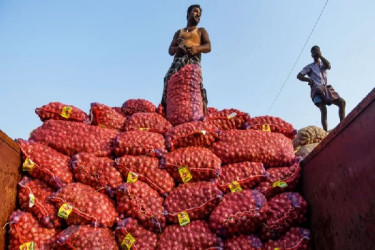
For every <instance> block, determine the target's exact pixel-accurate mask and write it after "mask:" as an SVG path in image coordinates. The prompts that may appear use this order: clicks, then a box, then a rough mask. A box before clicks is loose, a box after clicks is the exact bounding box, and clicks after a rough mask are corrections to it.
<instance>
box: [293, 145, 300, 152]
mask: <svg viewBox="0 0 375 250" xmlns="http://www.w3.org/2000/svg"><path fill="white" fill-rule="evenodd" d="M300 148H301V145H300V146H298V147H297V148H296V150H294V153H297V152H298V150H299V149H300Z"/></svg>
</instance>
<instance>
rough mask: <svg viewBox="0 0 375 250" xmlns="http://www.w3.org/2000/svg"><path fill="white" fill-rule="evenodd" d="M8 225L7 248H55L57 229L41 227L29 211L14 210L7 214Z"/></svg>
mask: <svg viewBox="0 0 375 250" xmlns="http://www.w3.org/2000/svg"><path fill="white" fill-rule="evenodd" d="M9 226H10V231H9V235H10V237H9V246H8V248H9V250H19V249H55V248H56V234H57V232H58V231H56V229H54V228H51V229H48V228H45V227H42V226H41V225H40V224H39V223H38V221H36V220H35V218H34V217H33V216H32V215H31V213H26V212H22V211H19V210H17V211H14V212H13V213H12V214H11V215H10V216H9ZM27 247H29V248H27ZM32 247H33V248H32Z"/></svg>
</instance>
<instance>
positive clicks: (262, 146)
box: [211, 129, 295, 167]
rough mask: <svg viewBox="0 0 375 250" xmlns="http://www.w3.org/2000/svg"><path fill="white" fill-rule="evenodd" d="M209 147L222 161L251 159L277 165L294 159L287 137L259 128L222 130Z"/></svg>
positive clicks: (290, 143)
mask: <svg viewBox="0 0 375 250" xmlns="http://www.w3.org/2000/svg"><path fill="white" fill-rule="evenodd" d="M211 148H212V151H213V152H214V153H215V154H216V155H217V156H219V158H220V159H221V160H222V161H223V163H236V162H243V161H252V162H262V163H263V164H264V166H265V167H277V166H282V165H284V166H285V165H288V164H291V163H292V162H293V161H294V159H295V155H294V149H293V145H292V141H291V140H290V139H289V138H286V137H285V136H284V135H282V134H279V133H269V132H264V131H259V130H235V129H233V130H224V131H223V132H222V134H221V135H220V139H219V141H217V142H215V143H213V144H212V146H211Z"/></svg>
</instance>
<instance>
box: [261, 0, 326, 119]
mask: <svg viewBox="0 0 375 250" xmlns="http://www.w3.org/2000/svg"><path fill="white" fill-rule="evenodd" d="M327 4H328V0H327V1H326V3H325V4H324V6H323V8H322V10H321V11H320V14H319V17H318V19H317V20H316V22H315V24H314V27H313V28H312V30H311V32H310V34H309V36H308V37H307V39H306V42H305V44H304V45H303V47H302V49H301V52H300V53H299V55H298V57H297V59H296V61H295V63H294V65H293V67H292V69H291V70H290V72H289V74H288V76H287V78H286V80H285V82H284V83H283V85H282V86H281V88H280V90H279V93H277V95H276V97H275V99H274V100H273V102H272V104H271V106H270V108H269V109H268V111H267V114H269V112H270V111H271V109H272V107H273V105H274V104H275V102H276V100H277V98H279V95H280V93H281V91H282V90H283V89H284V87H285V84H286V83H287V82H288V80H289V77H290V75H291V74H292V72H293V70H294V68H295V66H296V65H297V62H298V60H299V58H300V57H301V55H302V53H303V51H304V49H305V48H306V45H307V43H308V42H309V40H310V37H311V35H312V33H313V32H314V30H315V28H316V25H317V24H318V22H319V19H320V17H321V16H322V14H323V12H324V9H325V8H326V6H327Z"/></svg>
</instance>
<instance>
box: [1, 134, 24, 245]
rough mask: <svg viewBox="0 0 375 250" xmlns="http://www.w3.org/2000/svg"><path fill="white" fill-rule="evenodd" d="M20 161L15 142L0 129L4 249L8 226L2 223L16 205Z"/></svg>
mask: <svg viewBox="0 0 375 250" xmlns="http://www.w3.org/2000/svg"><path fill="white" fill-rule="evenodd" d="M20 161H21V155H20V149H19V147H18V145H17V143H15V142H14V141H13V140H12V139H10V138H9V137H8V136H7V135H6V134H4V133H3V132H2V131H1V130H0V249H5V246H6V230H8V229H9V227H4V225H5V224H6V222H7V219H8V217H9V215H10V213H11V212H12V211H13V210H14V209H15V206H16V196H17V183H18V181H19V180H20V178H21V174H20V172H19V166H20Z"/></svg>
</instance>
